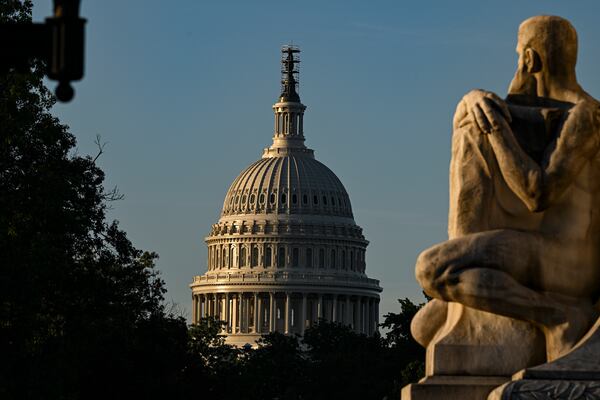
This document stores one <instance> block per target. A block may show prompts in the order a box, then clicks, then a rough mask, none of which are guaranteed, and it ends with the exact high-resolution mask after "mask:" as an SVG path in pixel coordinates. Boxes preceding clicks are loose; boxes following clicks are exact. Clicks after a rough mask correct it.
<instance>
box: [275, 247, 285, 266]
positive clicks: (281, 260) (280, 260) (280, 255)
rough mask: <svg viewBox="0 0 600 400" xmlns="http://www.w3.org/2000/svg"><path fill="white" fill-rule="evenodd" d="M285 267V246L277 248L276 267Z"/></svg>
mask: <svg viewBox="0 0 600 400" xmlns="http://www.w3.org/2000/svg"><path fill="white" fill-rule="evenodd" d="M283 267H285V247H280V248H279V249H278V250H277V268H283Z"/></svg>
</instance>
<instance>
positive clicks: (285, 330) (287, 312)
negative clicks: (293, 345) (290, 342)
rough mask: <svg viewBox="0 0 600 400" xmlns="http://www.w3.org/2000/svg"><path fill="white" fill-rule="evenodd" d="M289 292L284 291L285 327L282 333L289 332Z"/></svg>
mask: <svg viewBox="0 0 600 400" xmlns="http://www.w3.org/2000/svg"><path fill="white" fill-rule="evenodd" d="M290 300H291V297H290V294H289V293H287V292H286V294H285V328H284V333H285V334H286V335H287V334H288V333H290Z"/></svg>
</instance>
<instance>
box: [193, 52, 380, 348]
mask: <svg viewBox="0 0 600 400" xmlns="http://www.w3.org/2000/svg"><path fill="white" fill-rule="evenodd" d="M299 52H300V50H299V49H298V48H296V47H292V46H285V47H284V48H283V49H282V54H283V57H282V66H283V71H282V74H283V77H282V93H281V96H280V97H279V101H278V102H277V103H276V104H274V105H273V111H274V112H275V133H274V136H273V144H272V145H271V146H270V147H269V148H266V149H265V150H264V152H263V155H262V158H261V159H259V160H258V161H256V162H254V163H252V164H251V165H250V166H249V167H247V168H246V169H245V170H243V171H242V172H241V173H240V174H239V175H238V177H237V178H236V179H235V180H234V181H233V183H232V184H231V186H230V187H229V190H228V191H227V195H226V196H225V201H224V202H223V209H222V212H221V218H220V219H219V221H218V222H217V223H216V224H214V225H213V226H212V229H211V231H210V234H209V235H208V237H207V238H206V244H207V246H208V270H207V272H206V273H205V274H204V275H200V276H196V277H194V280H193V282H192V284H191V285H190V287H191V289H192V299H193V307H192V322H194V323H195V322H197V321H199V319H200V318H204V317H208V316H212V317H216V318H218V319H220V320H222V321H225V322H226V329H225V330H224V332H223V333H224V334H226V335H227V339H226V340H227V342H228V343H231V344H235V345H244V344H246V343H249V344H253V343H254V342H255V340H257V339H258V338H259V337H260V336H261V335H263V334H265V333H268V332H273V331H279V332H282V333H286V334H296V333H297V334H300V335H302V334H303V333H304V330H305V329H306V328H308V327H310V326H311V325H313V324H315V323H316V322H317V321H318V320H319V319H321V318H323V319H326V320H329V321H336V322H339V323H342V324H346V325H349V326H351V327H352V329H354V330H355V331H357V332H359V333H364V334H367V335H371V334H373V333H374V332H375V331H376V329H377V323H378V317H379V293H380V292H381V290H382V289H381V287H380V286H379V281H378V280H375V279H369V278H368V277H367V275H366V247H367V245H368V241H367V240H366V239H365V237H364V235H363V232H362V228H361V227H360V226H358V225H357V224H356V223H355V222H354V217H353V214H352V207H351V204H350V198H349V196H348V193H347V192H346V189H345V188H344V186H343V185H342V183H341V181H340V180H339V179H338V177H337V176H336V175H335V174H334V173H333V172H332V171H331V170H330V169H329V168H327V166H325V165H324V164H322V163H321V162H319V161H317V160H316V159H315V157H314V152H313V150H311V149H309V148H307V147H306V146H305V145H304V140H305V139H304V132H303V131H304V127H303V118H304V111H305V109H306V107H305V106H304V105H303V104H302V103H301V102H300V97H299V95H298V92H297V81H298V80H297V73H298V70H297V65H298V63H299V60H298V57H297V55H298V53H299Z"/></svg>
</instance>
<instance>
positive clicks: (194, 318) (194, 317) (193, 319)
mask: <svg viewBox="0 0 600 400" xmlns="http://www.w3.org/2000/svg"><path fill="white" fill-rule="evenodd" d="M197 297H198V296H196V295H192V324H195V323H196V322H198V320H197V318H196V308H197V307H198V306H197V304H196V303H197V302H198V300H197Z"/></svg>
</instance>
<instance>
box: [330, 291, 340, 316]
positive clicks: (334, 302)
mask: <svg viewBox="0 0 600 400" xmlns="http://www.w3.org/2000/svg"><path fill="white" fill-rule="evenodd" d="M331 301H332V304H331V322H336V321H337V319H338V316H337V314H338V312H337V302H338V301H337V294H334V295H333V300H331Z"/></svg>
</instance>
